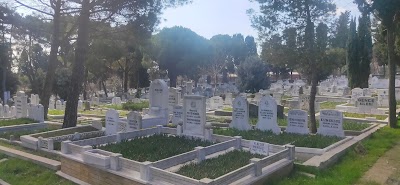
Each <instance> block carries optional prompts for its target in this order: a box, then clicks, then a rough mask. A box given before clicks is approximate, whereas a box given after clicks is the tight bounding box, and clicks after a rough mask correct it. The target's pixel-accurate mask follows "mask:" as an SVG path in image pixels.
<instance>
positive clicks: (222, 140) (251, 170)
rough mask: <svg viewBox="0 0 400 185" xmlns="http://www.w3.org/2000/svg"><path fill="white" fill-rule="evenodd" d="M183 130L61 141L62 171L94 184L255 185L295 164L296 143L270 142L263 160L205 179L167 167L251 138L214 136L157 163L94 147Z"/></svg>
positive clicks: (247, 143) (246, 142)
mask: <svg viewBox="0 0 400 185" xmlns="http://www.w3.org/2000/svg"><path fill="white" fill-rule="evenodd" d="M179 132H180V130H179V129H175V128H168V127H162V126H157V127H154V128H148V129H142V130H139V131H132V132H125V133H122V132H118V133H117V134H116V135H109V136H103V137H98V138H90V139H85V140H79V141H74V142H71V141H63V142H62V143H61V153H62V154H61V157H62V159H61V161H62V162H61V171H62V172H63V173H65V174H67V175H70V176H72V177H75V178H77V179H80V180H83V181H86V182H88V181H89V182H88V183H94V184H96V183H97V182H100V181H102V180H104V178H107V180H110V178H111V179H115V181H114V183H117V184H118V183H122V182H129V183H139V184H160V183H172V184H199V185H200V184H201V185H205V184H230V183H234V182H235V183H237V182H239V183H241V184H251V183H255V182H257V181H260V180H262V179H265V178H267V177H268V176H271V174H274V173H275V172H278V171H279V170H284V171H282V172H281V171H279V172H281V173H283V172H286V173H288V172H290V171H291V169H292V167H293V161H294V155H295V147H294V146H292V145H286V146H280V145H272V144H269V150H270V153H271V155H269V156H267V157H265V158H262V159H252V160H251V162H250V164H248V165H246V166H244V167H241V168H239V169H237V170H235V171H232V172H230V173H228V174H225V175H223V176H221V177H218V178H216V179H208V178H205V179H201V180H196V179H192V178H189V177H185V176H182V175H179V174H176V173H173V172H169V171H168V170H166V169H168V168H171V167H173V166H177V165H181V164H184V163H187V162H190V161H193V160H194V161H197V162H200V161H202V160H205V158H206V156H208V155H215V154H218V153H223V152H224V151H226V150H228V149H230V148H232V147H233V148H234V149H241V148H243V147H244V148H248V147H249V146H250V142H251V141H250V140H244V139H242V138H241V137H229V136H220V135H212V140H213V141H216V142H219V143H217V144H214V145H211V146H208V147H196V148H195V150H192V151H189V152H186V153H183V154H179V155H176V156H173V157H169V158H167V159H162V160H159V161H156V162H137V161H133V160H129V159H126V158H123V157H122V155H121V154H115V153H111V152H107V151H104V150H99V149H92V146H93V145H102V144H106V143H115V142H117V143H118V142H120V141H122V140H127V139H132V138H135V137H145V136H148V135H152V134H171V135H174V134H177V135H180V134H181V133H179ZM211 133H212V131H211ZM189 138H190V137H189ZM76 166H80V167H79V169H81V170H82V169H85V168H91V169H92V170H88V171H87V172H88V173H91V172H92V171H95V172H93V173H96V174H97V176H98V177H99V178H91V179H88V178H87V177H84V176H82V175H81V173H82V172H80V171H79V170H76V169H75V168H74V167H76ZM91 175H92V174H91ZM93 175H95V174H93ZM110 176H111V177H110ZM111 181H113V180H111Z"/></svg>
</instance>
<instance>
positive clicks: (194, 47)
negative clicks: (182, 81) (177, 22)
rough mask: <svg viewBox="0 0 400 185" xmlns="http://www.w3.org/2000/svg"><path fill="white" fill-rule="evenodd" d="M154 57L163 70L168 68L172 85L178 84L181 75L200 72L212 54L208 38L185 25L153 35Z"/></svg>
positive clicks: (165, 29)
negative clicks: (200, 68) (177, 79)
mask: <svg viewBox="0 0 400 185" xmlns="http://www.w3.org/2000/svg"><path fill="white" fill-rule="evenodd" d="M152 51H153V53H152V58H154V59H155V60H156V61H157V63H158V64H159V66H160V69H162V70H168V77H169V78H170V80H171V82H170V83H171V86H172V87H175V86H176V78H177V76H179V75H189V76H192V75H196V74H199V67H200V66H204V65H205V64H206V62H207V61H209V59H210V58H209V57H210V56H211V52H212V50H211V46H210V43H209V42H208V40H207V39H205V38H203V37H201V36H199V35H197V34H196V33H195V32H193V31H192V30H190V29H187V28H183V27H178V26H175V27H172V28H164V29H162V30H161V31H160V32H159V33H158V34H157V35H155V36H154V37H153V50H152Z"/></svg>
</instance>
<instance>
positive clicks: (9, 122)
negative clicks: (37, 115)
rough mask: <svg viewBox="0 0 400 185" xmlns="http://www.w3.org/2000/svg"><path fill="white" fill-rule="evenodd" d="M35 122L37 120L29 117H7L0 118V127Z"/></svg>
mask: <svg viewBox="0 0 400 185" xmlns="http://www.w3.org/2000/svg"><path fill="white" fill-rule="evenodd" d="M35 122H36V123H37V121H35V120H32V119H29V118H18V119H8V120H1V121H0V127H5V126H12V125H23V124H29V123H35Z"/></svg>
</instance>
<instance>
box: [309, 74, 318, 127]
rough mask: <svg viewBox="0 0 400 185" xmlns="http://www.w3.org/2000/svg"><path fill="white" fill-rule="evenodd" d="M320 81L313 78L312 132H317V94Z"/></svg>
mask: <svg viewBox="0 0 400 185" xmlns="http://www.w3.org/2000/svg"><path fill="white" fill-rule="evenodd" d="M317 85H318V81H317V80H316V79H315V78H313V79H312V81H311V92H310V104H309V109H310V111H309V112H310V122H311V127H310V129H311V133H317V121H316V120H315V95H316V94H317Z"/></svg>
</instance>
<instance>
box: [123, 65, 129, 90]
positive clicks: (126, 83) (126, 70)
mask: <svg viewBox="0 0 400 185" xmlns="http://www.w3.org/2000/svg"><path fill="white" fill-rule="evenodd" d="M128 80H129V67H128V59H125V69H124V93H127V92H128V82H129V81H128Z"/></svg>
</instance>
